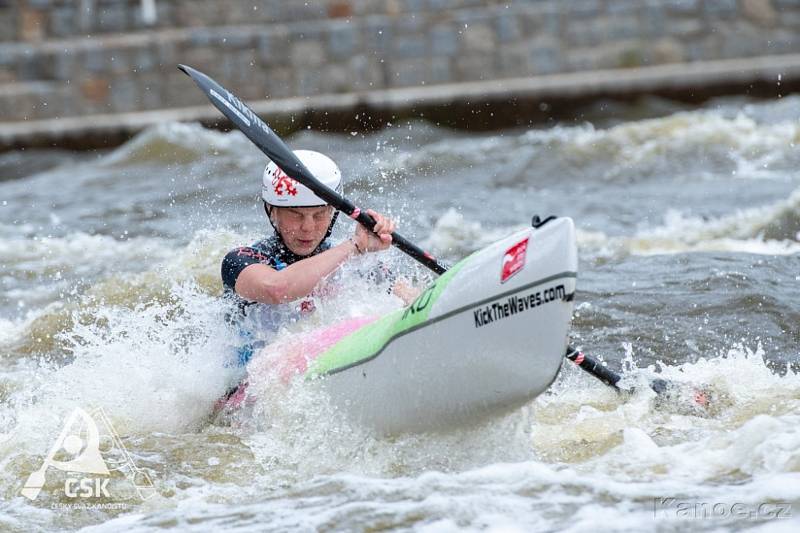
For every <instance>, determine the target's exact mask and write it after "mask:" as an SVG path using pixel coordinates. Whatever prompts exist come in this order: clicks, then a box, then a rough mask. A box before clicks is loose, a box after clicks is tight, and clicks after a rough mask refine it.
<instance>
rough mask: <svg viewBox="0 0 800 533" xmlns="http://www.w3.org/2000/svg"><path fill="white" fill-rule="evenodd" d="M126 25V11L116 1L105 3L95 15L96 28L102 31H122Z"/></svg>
mask: <svg viewBox="0 0 800 533" xmlns="http://www.w3.org/2000/svg"><path fill="white" fill-rule="evenodd" d="M127 26H128V11H127V9H125V6H124V5H121V4H118V3H111V4H106V5H104V6H103V8H102V9H100V11H99V13H98V16H97V28H98V30H100V31H102V32H122V31H125V29H126V28H127Z"/></svg>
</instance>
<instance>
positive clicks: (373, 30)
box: [361, 16, 394, 52]
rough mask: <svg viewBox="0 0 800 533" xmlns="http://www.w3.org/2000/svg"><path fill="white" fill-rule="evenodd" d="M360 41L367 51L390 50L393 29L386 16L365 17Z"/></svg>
mask: <svg viewBox="0 0 800 533" xmlns="http://www.w3.org/2000/svg"><path fill="white" fill-rule="evenodd" d="M361 33H362V42H363V43H364V47H365V49H366V50H367V51H377V52H387V51H389V50H391V48H392V43H393V40H394V39H393V36H394V30H393V28H392V21H391V19H389V18H388V17H383V16H381V17H367V20H365V21H364V23H363V25H362V29H361Z"/></svg>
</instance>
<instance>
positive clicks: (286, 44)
mask: <svg viewBox="0 0 800 533" xmlns="http://www.w3.org/2000/svg"><path fill="white" fill-rule="evenodd" d="M290 44H291V43H290V38H289V28H287V27H286V26H284V25H282V24H273V25H270V26H267V27H265V28H264V29H263V30H261V32H260V33H259V34H258V35H257V36H256V47H257V50H258V57H259V60H260V61H261V62H263V63H264V64H265V65H288V64H289V62H290Z"/></svg>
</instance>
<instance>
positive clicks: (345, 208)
mask: <svg viewBox="0 0 800 533" xmlns="http://www.w3.org/2000/svg"><path fill="white" fill-rule="evenodd" d="M178 68H179V69H180V70H182V71H183V72H184V73H186V74H187V75H188V76H189V77H191V78H192V79H193V80H194V82H195V83H196V84H197V85H198V87H200V89H202V90H203V92H205V93H206V96H208V99H209V100H211V103H212V104H214V107H216V108H217V109H219V110H220V111H221V112H222V114H223V115H225V116H226V117H227V118H228V120H230V121H231V122H233V124H234V125H235V126H236V127H237V128H239V130H241V132H242V133H244V134H245V135H246V136H247V138H248V139H250V140H251V141H253V144H255V145H256V146H258V147H259V148H260V149H261V151H262V152H264V154H266V156H267V157H269V158H270V159H271V160H272V161H274V162H275V164H276V165H278V166H279V167H280V168H281V170H283V171H284V172H285V173H286V175H288V176H289V177H290V178H292V179H294V180H296V181H298V182H300V183H302V184H303V185H305V186H306V187H308V188H309V189H311V190H312V191H314V194H316V195H317V196H319V197H320V198H322V199H323V200H325V201H326V202H327V203H328V204H330V205H332V206H333V207H335V208H336V209H338V210H339V211H342V212H344V214H346V215H347V216H349V217H350V218H352V219H353V220H356V221H357V222H359V223H360V224H361V225H363V226H364V227H365V228H369V229H374V228H375V219H373V218H372V217H371V216H370V215H368V214H367V213H366V211H362V210H361V209H359V208H358V207H356V205H355V204H353V203H352V202H351V201H350V200H348V199H346V198H343V197H342V196H341V195H339V194H338V193H337V192H336V191H334V190H333V189H331V188H330V187H328V186H326V185H325V184H323V183H321V182H320V181H318V180H317V179H316V178H315V177H314V175H313V174H311V172H309V170H308V169H307V168H306V167H305V165H303V163H302V162H301V161H300V160H299V159H298V158H297V157H296V156H295V155H294V152H292V150H290V149H289V147H288V146H286V144H285V143H284V142H283V141H282V140H281V138H280V137H278V136H277V135H276V134H275V132H274V131H272V128H270V127H269V126H267V124H266V123H265V122H264V121H263V120H261V119H260V118H259V117H258V116H257V115H256V114H255V113H254V112H253V111H252V110H251V109H250V108H249V107H247V106H246V105H245V104H244V103H243V102H242V101H241V100H239V98H237V97H236V95H234V94H233V93H231V92H230V91H228V90H227V89H225V88H224V87H222V86H221V85H220V84H218V83H217V82H216V81H214V80H212V79H211V78H209V77H208V76H206V75H205V74H203V73H202V72H200V71H197V70H195V69H193V68H191V67H187V66H186V65H178ZM392 244H394V245H395V246H397V247H398V248H400V249H401V250H403V251H404V252H405V253H407V254H408V255H410V256H411V257H413V258H414V259H416V260H417V261H419V262H420V263H422V264H423V265H425V266H426V267H428V268H430V269H431V270H433V271H434V272H436V273H437V274H444V273H445V272H446V271H447V268H446V267H445V266H444V265H443V264H441V263H440V262H439V261H437V260H436V258H435V257H433V256H432V255H431V254H429V253H428V252H426V251H424V250H421V249H420V248H418V247H417V246H416V245H414V244H413V243H411V242H410V241H408V240H407V239H406V238H405V237H403V236H402V235H400V234H398V233H397V232H394V233H392Z"/></svg>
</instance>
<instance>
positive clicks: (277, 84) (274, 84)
mask: <svg viewBox="0 0 800 533" xmlns="http://www.w3.org/2000/svg"><path fill="white" fill-rule="evenodd" d="M261 89H262V91H263V93H264V96H265V97H267V98H285V97H288V96H295V93H294V84H293V82H292V71H291V69H289V68H284V67H278V68H270V69H269V70H268V71H267V72H266V76H265V82H264V86H263V87H262V88H261Z"/></svg>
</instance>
